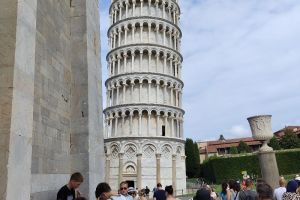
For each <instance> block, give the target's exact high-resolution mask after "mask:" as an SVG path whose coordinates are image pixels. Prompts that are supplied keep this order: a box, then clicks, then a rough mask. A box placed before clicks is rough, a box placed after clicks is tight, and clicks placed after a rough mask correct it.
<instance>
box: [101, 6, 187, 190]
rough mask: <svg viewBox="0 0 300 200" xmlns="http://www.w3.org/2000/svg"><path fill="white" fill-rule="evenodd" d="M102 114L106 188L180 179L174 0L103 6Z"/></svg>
mask: <svg viewBox="0 0 300 200" xmlns="http://www.w3.org/2000/svg"><path fill="white" fill-rule="evenodd" d="M109 13H110V19H111V26H110V28H109V30H108V37H109V48H110V51H109V53H108V55H107V61H108V72H109V78H108V79H107V80H106V82H105V85H106V88H107V108H106V109H105V110H104V114H105V127H106V131H105V138H106V139H105V146H106V156H107V159H106V181H107V182H109V183H110V184H111V186H112V188H113V189H114V190H116V189H117V188H118V185H119V182H121V181H123V180H126V181H128V182H129V184H130V186H133V187H138V188H144V187H146V186H148V187H150V188H152V187H154V186H155V185H156V184H157V182H161V183H162V184H163V185H171V184H172V185H173V187H174V188H175V189H176V190H177V191H180V192H182V190H185V187H186V180H185V178H186V175H185V153H184V140H183V114H184V111H183V110H182V108H181V106H182V89H183V82H182V80H181V70H182V69H181V63H182V56H181V54H180V41H181V30H180V28H179V27H178V22H179V16H180V7H179V5H178V2H177V1H175V0H156V1H153V0H114V1H112V3H111V7H110V10H109Z"/></svg>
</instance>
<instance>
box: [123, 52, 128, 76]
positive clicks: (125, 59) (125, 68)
mask: <svg viewBox="0 0 300 200" xmlns="http://www.w3.org/2000/svg"><path fill="white" fill-rule="evenodd" d="M123 57H124V73H127V57H128V56H127V54H126V53H124V55H123Z"/></svg>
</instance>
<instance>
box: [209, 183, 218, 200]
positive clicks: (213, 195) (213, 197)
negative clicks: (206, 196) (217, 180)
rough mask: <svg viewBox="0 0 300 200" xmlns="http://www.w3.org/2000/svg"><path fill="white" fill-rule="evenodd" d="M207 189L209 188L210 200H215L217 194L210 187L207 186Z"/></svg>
mask: <svg viewBox="0 0 300 200" xmlns="http://www.w3.org/2000/svg"><path fill="white" fill-rule="evenodd" d="M208 187H209V188H210V197H211V199H212V200H217V198H218V195H217V193H216V192H215V188H214V187H211V186H209V185H208Z"/></svg>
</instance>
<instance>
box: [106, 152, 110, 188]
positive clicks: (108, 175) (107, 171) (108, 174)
mask: <svg viewBox="0 0 300 200" xmlns="http://www.w3.org/2000/svg"><path fill="white" fill-rule="evenodd" d="M109 177H110V154H106V162H105V182H106V183H108V184H109Z"/></svg>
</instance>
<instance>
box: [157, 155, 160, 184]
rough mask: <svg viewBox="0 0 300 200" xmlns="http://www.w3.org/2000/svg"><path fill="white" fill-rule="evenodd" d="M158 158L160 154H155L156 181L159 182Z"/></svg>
mask: <svg viewBox="0 0 300 200" xmlns="http://www.w3.org/2000/svg"><path fill="white" fill-rule="evenodd" d="M160 158H161V154H159V153H157V154H156V183H160Z"/></svg>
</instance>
